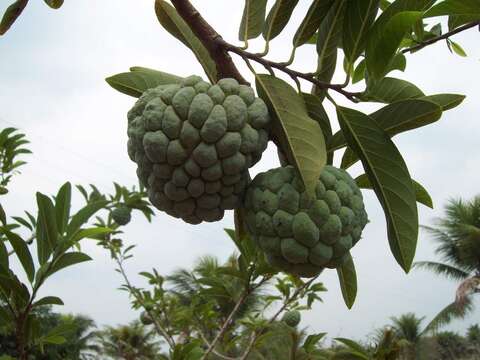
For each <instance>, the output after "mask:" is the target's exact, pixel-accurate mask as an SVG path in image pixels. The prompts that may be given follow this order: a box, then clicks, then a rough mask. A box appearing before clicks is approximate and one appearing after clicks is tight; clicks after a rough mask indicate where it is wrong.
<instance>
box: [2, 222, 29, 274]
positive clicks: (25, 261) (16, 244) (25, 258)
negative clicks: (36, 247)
mask: <svg viewBox="0 0 480 360" xmlns="http://www.w3.org/2000/svg"><path fill="white" fill-rule="evenodd" d="M3 233H4V234H5V236H6V237H7V238H8V240H9V241H10V244H11V245H12V247H13V250H15V253H16V254H17V257H18V260H20V263H21V264H22V267H23V269H24V270H25V273H26V274H27V277H28V280H29V281H30V282H32V281H33V279H34V277H35V266H34V265H33V259H32V255H31V254H30V250H28V245H27V243H26V242H25V241H24V240H23V239H22V238H21V237H20V236H18V235H17V234H15V233H13V232H11V231H8V230H4V231H3Z"/></svg>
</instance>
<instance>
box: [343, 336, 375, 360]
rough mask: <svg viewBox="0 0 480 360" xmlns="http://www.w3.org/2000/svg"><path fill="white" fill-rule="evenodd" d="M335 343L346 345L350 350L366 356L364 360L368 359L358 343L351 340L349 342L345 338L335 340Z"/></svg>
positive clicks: (366, 353)
mask: <svg viewBox="0 0 480 360" xmlns="http://www.w3.org/2000/svg"><path fill="white" fill-rule="evenodd" d="M335 340H336V341H338V342H341V343H342V344H344V345H347V346H348V347H349V348H350V349H352V350H355V351H356V352H358V353H360V354H362V355H365V356H366V359H369V358H370V356H369V354H368V352H367V351H366V350H365V348H364V347H363V346H362V345H360V344H359V343H357V342H356V341H353V340H350V339H347V338H341V337H339V338H335Z"/></svg>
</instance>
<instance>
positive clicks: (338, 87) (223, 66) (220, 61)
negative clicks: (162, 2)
mask: <svg viewBox="0 0 480 360" xmlns="http://www.w3.org/2000/svg"><path fill="white" fill-rule="evenodd" d="M172 4H173V6H175V9H177V12H178V14H179V15H180V16H181V17H182V18H183V20H185V22H186V23H187V24H188V26H189V27H190V29H191V30H192V31H193V33H194V34H195V35H196V36H197V37H198V39H199V40H200V41H201V43H202V44H203V45H204V46H205V48H206V49H207V50H208V52H209V53H210V56H211V57H212V59H213V60H214V61H215V63H216V65H217V72H218V76H219V78H222V77H233V78H236V79H237V80H238V81H239V82H241V83H244V84H245V83H247V82H246V80H245V79H244V78H243V77H242V76H241V75H240V73H239V71H238V69H237V68H236V66H235V64H234V63H233V60H232V58H231V57H230V55H229V52H232V53H234V54H237V55H239V56H240V57H242V58H243V59H245V58H246V59H250V60H253V61H255V62H257V63H259V64H261V65H263V66H264V67H265V68H266V69H267V70H268V71H269V72H270V73H272V72H273V70H272V69H277V70H280V71H282V72H284V73H286V74H287V75H289V76H290V77H291V78H293V79H295V78H297V79H304V80H307V81H309V82H311V83H312V84H315V85H316V86H318V87H319V88H321V89H332V90H334V91H336V92H338V93H340V94H342V95H344V96H345V97H347V98H348V99H350V100H352V101H354V100H355V99H356V97H357V96H358V95H359V94H360V93H356V92H349V91H346V90H345V89H344V87H345V86H343V84H330V83H327V82H323V81H320V80H318V79H317V78H316V77H315V74H312V73H302V72H300V71H296V70H292V69H290V68H289V67H288V64H287V63H284V62H283V63H279V62H274V61H270V60H267V59H264V58H263V57H262V56H261V55H262V54H254V53H251V52H248V51H246V50H245V49H243V48H241V47H238V46H235V45H232V44H230V43H228V42H226V41H225V40H224V39H223V38H222V37H221V36H220V35H219V34H218V33H217V32H216V31H215V29H213V27H212V26H211V25H210V24H209V23H208V22H207V21H206V20H205V19H204V18H203V17H202V16H201V15H200V13H199V12H198V10H197V9H196V8H195V7H194V6H193V5H192V4H191V3H190V1H189V0H172Z"/></svg>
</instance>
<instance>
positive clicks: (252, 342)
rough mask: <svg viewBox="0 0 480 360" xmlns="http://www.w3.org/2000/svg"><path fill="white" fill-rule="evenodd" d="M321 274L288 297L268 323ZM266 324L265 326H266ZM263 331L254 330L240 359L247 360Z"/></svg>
mask: <svg viewBox="0 0 480 360" xmlns="http://www.w3.org/2000/svg"><path fill="white" fill-rule="evenodd" d="M318 276H319V275H317V276H315V277H313V278H312V279H310V280H308V281H307V282H306V283H304V284H303V285H302V286H300V287H299V288H297V290H295V292H294V293H293V295H292V296H291V297H290V298H288V299H286V300H285V302H284V303H283V305H282V306H281V307H280V309H278V311H277V312H276V313H275V314H274V315H273V316H272V317H271V318H270V320H269V321H268V323H267V325H266V326H268V325H270V324H272V323H273V322H274V321H275V320H277V318H278V317H279V316H280V314H281V313H282V312H283V311H284V310H285V309H286V308H287V306H288V305H290V304H291V303H292V302H293V301H295V300H296V298H297V296H298V295H299V294H300V293H301V292H302V291H303V290H305V289H307V288H308V287H309V286H310V285H311V284H312V283H313V282H314V281H315V280H316V279H317V278H318ZM266 326H264V328H265V327H266ZM261 333H262V332H261V331H254V332H253V333H252V336H251V337H250V342H249V344H248V346H247V349H246V350H245V352H244V353H243V355H242V356H241V357H240V360H245V359H246V358H247V357H248V355H249V354H250V352H251V351H252V349H253V346H254V345H255V343H256V341H257V339H258V337H259V336H260V335H261Z"/></svg>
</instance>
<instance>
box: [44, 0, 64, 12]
mask: <svg viewBox="0 0 480 360" xmlns="http://www.w3.org/2000/svg"><path fill="white" fill-rule="evenodd" d="M43 1H45V4H47V5H48V6H50V7H51V8H52V9H55V10H56V9H60V7H61V6H62V5H63V0H43Z"/></svg>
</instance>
